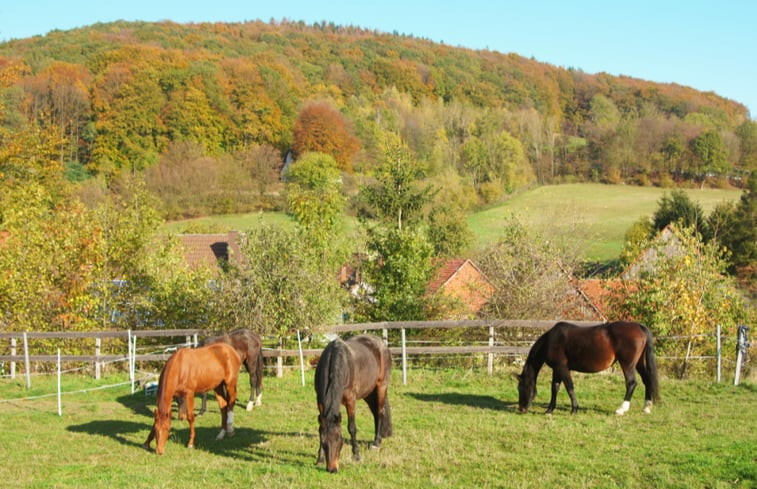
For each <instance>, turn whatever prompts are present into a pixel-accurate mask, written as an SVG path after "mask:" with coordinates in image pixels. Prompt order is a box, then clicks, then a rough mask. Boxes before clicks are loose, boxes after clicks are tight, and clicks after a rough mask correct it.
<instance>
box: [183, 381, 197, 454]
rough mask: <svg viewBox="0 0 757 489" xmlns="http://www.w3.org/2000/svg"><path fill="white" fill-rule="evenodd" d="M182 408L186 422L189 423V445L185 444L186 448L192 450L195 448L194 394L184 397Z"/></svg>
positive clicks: (188, 393) (190, 393) (187, 394)
mask: <svg viewBox="0 0 757 489" xmlns="http://www.w3.org/2000/svg"><path fill="white" fill-rule="evenodd" d="M183 404H184V406H185V407H186V413H185V414H186V417H187V421H189V443H187V448H194V447H195V393H194V392H187V393H186V395H185V396H184V401H183Z"/></svg>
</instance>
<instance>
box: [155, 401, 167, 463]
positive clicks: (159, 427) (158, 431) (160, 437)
mask: <svg viewBox="0 0 757 489" xmlns="http://www.w3.org/2000/svg"><path fill="white" fill-rule="evenodd" d="M170 428H171V412H170V411H169V412H167V413H161V412H159V411H158V410H157V409H156V410H155V427H154V430H155V452H156V453H157V454H158V455H163V451H164V450H165V448H166V441H167V440H168V430H169V429H170Z"/></svg>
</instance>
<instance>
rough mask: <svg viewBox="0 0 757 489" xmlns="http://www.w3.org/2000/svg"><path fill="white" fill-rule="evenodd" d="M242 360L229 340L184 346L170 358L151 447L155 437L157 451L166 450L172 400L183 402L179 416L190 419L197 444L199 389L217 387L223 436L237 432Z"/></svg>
mask: <svg viewBox="0 0 757 489" xmlns="http://www.w3.org/2000/svg"><path fill="white" fill-rule="evenodd" d="M240 363H241V360H240V358H239V355H238V354H237V352H236V351H235V350H234V349H233V348H232V347H230V346H229V345H227V344H225V343H216V344H213V345H208V346H203V347H200V348H181V349H179V350H178V351H176V353H174V354H173V355H171V357H170V358H169V359H168V361H167V362H166V365H165V366H164V367H163V371H162V372H160V380H159V382H158V394H157V403H158V408H157V409H156V410H155V422H154V424H153V426H152V430H151V431H150V434H149V435H148V437H147V441H145V443H144V445H143V446H144V447H145V448H146V449H148V450H149V449H150V443H151V442H152V440H153V438H154V439H155V451H156V452H157V453H158V454H159V455H160V454H162V453H163V451H164V449H165V446H166V440H167V439H168V430H169V429H170V428H171V402H172V400H173V398H174V397H176V398H180V399H182V402H180V403H179V419H184V418H186V419H188V420H189V443H188V444H187V447H188V448H193V447H194V440H195V424H194V418H195V417H194V395H195V392H200V391H202V392H204V391H208V390H211V389H213V390H215V393H216V399H218V405H219V406H220V407H221V432H220V433H219V434H218V436H217V437H216V439H217V440H220V439H222V438H223V437H224V435H225V434H228V435H229V436H233V435H234V403H235V402H236V400H237V375H238V374H239V365H240Z"/></svg>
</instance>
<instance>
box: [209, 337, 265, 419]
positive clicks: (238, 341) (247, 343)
mask: <svg viewBox="0 0 757 489" xmlns="http://www.w3.org/2000/svg"><path fill="white" fill-rule="evenodd" d="M213 343H226V344H228V345H231V346H232V347H233V348H234V349H235V350H236V351H237V353H238V354H239V358H241V359H242V363H244V366H245V368H246V369H247V373H249V374H250V400H249V401H248V402H247V410H248V411H252V407H253V406H260V404H261V403H262V399H263V352H262V351H261V347H260V336H258V334H257V333H253V332H252V331H250V330H249V329H243V328H242V329H235V330H234V331H231V332H230V333H226V334H222V335H220V336H214V337H212V338H207V339H205V340H204V341H203V342H202V345H203V346H204V345H210V344H213ZM207 399H208V393H207V392H203V393H202V407H201V408H200V412H199V413H198V414H203V413H204V412H205V407H206V405H207Z"/></svg>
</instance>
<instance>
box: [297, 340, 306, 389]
mask: <svg viewBox="0 0 757 489" xmlns="http://www.w3.org/2000/svg"><path fill="white" fill-rule="evenodd" d="M297 345H298V346H299V348H300V372H301V373H302V387H305V359H304V358H303V356H302V337H300V330H299V329H298V330H297Z"/></svg>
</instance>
